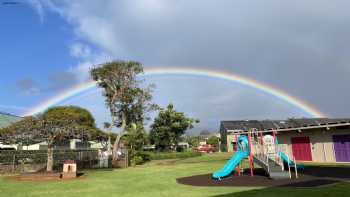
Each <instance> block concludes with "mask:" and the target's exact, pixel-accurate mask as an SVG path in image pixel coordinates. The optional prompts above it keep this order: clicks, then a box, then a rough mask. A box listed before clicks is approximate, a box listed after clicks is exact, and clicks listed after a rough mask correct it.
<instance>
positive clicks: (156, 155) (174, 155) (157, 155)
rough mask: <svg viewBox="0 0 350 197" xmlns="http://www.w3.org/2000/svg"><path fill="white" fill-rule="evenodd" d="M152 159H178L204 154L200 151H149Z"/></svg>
mask: <svg viewBox="0 0 350 197" xmlns="http://www.w3.org/2000/svg"><path fill="white" fill-rule="evenodd" d="M147 154H148V155H149V156H150V159H151V160H162V159H178V158H190V157H198V156H201V155H202V154H201V153H199V152H192V151H186V152H147Z"/></svg>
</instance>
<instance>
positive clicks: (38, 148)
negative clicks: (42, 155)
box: [21, 142, 47, 150]
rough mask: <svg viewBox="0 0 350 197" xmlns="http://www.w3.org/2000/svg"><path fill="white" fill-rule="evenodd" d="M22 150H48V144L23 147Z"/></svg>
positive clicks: (42, 143) (41, 143)
mask: <svg viewBox="0 0 350 197" xmlns="http://www.w3.org/2000/svg"><path fill="white" fill-rule="evenodd" d="M21 150H47V142H40V143H36V144H31V145H28V146H22V147H21Z"/></svg>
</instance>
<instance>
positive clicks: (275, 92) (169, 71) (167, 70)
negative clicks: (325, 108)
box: [24, 67, 325, 117]
mask: <svg viewBox="0 0 350 197" xmlns="http://www.w3.org/2000/svg"><path fill="white" fill-rule="evenodd" d="M144 75H145V76H157V75H190V76H202V77H209V78H217V79H223V80H228V81H232V82H236V83H239V84H241V85H243V86H247V87H250V88H253V89H254V90H256V91H261V92H264V93H265V94H268V95H271V96H273V97H276V98H278V99H280V100H282V101H284V102H286V103H289V104H290V105H292V106H294V107H296V108H298V109H300V110H302V111H304V112H305V113H307V114H308V115H310V116H312V117H325V114H324V113H322V112H321V111H319V110H318V109H316V108H315V107H313V106H311V105H310V104H307V103H306V102H304V101H302V100H300V99H298V98H296V97H294V96H292V95H290V94H288V93H287V92H285V91H283V90H280V89H278V88H276V87H273V86H271V85H268V84H265V83H262V82H258V81H256V80H254V79H250V78H247V77H245V76H242V75H239V74H235V73H232V72H223V71H217V70H210V69H203V68H190V67H186V68H181V67H153V68H146V69H145V74H144ZM95 87H96V83H95V82H94V81H89V82H84V83H80V84H77V85H75V86H72V87H71V88H68V89H66V90H64V91H62V92H61V93H59V94H58V95H56V96H54V97H52V98H50V99H48V100H46V101H44V102H42V103H40V104H39V105H37V106H34V107H33V108H31V109H30V110H29V111H27V112H26V113H25V114H24V116H28V115H34V114H38V113H40V112H43V111H45V110H46V109H48V108H49V107H52V106H55V105H58V104H60V103H61V102H62V101H64V100H66V99H68V98H71V97H74V96H75V95H77V94H79V93H82V92H84V91H87V90H89V89H92V88H95Z"/></svg>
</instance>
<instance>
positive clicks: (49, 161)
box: [46, 144, 53, 172]
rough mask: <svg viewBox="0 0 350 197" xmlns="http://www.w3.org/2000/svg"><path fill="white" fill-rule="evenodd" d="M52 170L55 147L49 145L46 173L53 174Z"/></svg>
mask: <svg viewBox="0 0 350 197" xmlns="http://www.w3.org/2000/svg"><path fill="white" fill-rule="evenodd" d="M52 169H53V146H52V144H48V147H47V163H46V171H47V172H52Z"/></svg>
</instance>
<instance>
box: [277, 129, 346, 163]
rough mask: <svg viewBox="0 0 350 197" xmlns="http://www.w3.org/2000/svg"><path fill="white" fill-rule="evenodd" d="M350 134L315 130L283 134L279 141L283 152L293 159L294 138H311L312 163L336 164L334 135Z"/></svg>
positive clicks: (343, 131) (279, 135) (340, 131)
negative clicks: (292, 141)
mask: <svg viewBox="0 0 350 197" xmlns="http://www.w3.org/2000/svg"><path fill="white" fill-rule="evenodd" d="M342 134H343V135H344V134H349V135H350V130H329V131H325V130H313V131H308V132H306V131H303V132H301V133H298V132H295V131H293V132H288V133H287V132H283V133H280V134H278V141H279V144H280V145H281V147H282V150H283V151H284V152H285V153H286V154H287V155H288V156H289V157H292V143H291V138H292V137H309V139H310V148H311V154H312V161H314V162H336V158H335V154H334V148H333V138H332V136H333V135H342Z"/></svg>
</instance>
